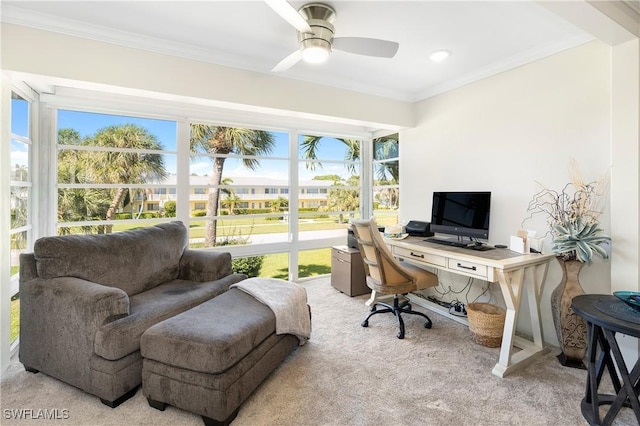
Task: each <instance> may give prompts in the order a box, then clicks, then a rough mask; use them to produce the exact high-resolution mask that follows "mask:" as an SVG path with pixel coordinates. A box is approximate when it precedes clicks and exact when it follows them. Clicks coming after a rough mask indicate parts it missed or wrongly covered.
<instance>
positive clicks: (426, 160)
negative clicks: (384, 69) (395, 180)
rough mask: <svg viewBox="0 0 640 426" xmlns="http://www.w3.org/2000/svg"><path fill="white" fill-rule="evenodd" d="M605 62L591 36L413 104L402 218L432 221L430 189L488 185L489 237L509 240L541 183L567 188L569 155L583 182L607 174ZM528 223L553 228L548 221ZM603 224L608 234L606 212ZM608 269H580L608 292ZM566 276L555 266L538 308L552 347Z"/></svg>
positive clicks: (594, 289) (605, 53)
mask: <svg viewBox="0 0 640 426" xmlns="http://www.w3.org/2000/svg"><path fill="white" fill-rule="evenodd" d="M609 64H610V49H609V47H608V46H606V45H605V44H603V43H601V42H598V41H594V42H590V43H588V44H585V45H582V46H579V47H576V48H573V49H570V50H567V51H564V52H561V53H558V54H556V55H553V56H550V57H548V58H545V59H542V60H539V61H536V62H533V63H531V64H527V65H524V66H522V67H519V68H516V69H514V70H511V71H508V72H505V73H502V74H499V75H496V76H493V77H490V78H487V79H485V80H482V81H479V82H476V83H474V84H471V85H468V86H466V87H462V88H460V89H457V90H454V91H451V92H448V93H445V94H443V95H440V96H437V97H434V98H431V99H427V100H425V101H422V102H420V103H419V104H417V105H416V110H417V116H416V122H417V124H416V126H415V128H412V129H410V130H406V131H403V132H401V133H400V141H401V152H400V162H401V164H402V167H401V171H400V191H401V197H402V201H401V214H400V217H401V219H402V220H405V221H406V220H410V219H419V220H420V219H421V220H427V221H428V220H429V219H430V212H431V196H432V192H433V191H447V190H462V191H464V190H488V191H491V192H492V206H491V223H490V242H491V243H494V244H496V243H503V244H508V238H509V236H510V235H512V234H514V233H515V232H516V230H517V229H519V228H520V226H521V223H522V221H523V219H525V218H526V217H527V205H528V203H529V200H530V199H531V197H532V195H533V194H534V193H535V192H537V190H538V189H539V188H538V187H537V186H536V184H535V182H536V181H539V182H541V183H543V184H544V185H546V186H547V187H549V188H556V189H562V187H563V186H564V185H565V184H566V183H567V182H568V181H569V175H568V165H569V160H570V159H571V158H575V159H576V160H577V162H578V164H579V165H580V168H581V170H582V172H583V175H584V177H585V179H587V180H593V179H596V178H598V177H600V176H601V175H603V174H605V173H606V174H608V173H609V168H610V163H611V160H610V137H611V135H610V129H611V117H610V108H611V104H610V95H611V91H610V79H611V73H610V66H609ZM526 225H527V228H528V229H534V230H537V231H539V232H541V233H545V232H546V230H547V227H546V224H545V220H544V218H540V219H538V220H534V221H529V222H527V224H526ZM602 225H603V226H604V228H605V230H606V232H610V230H611V227H610V220H609V213H608V211H607V212H606V213H605V215H604V216H603V217H602ZM546 247H547V250H546V251H549V250H548V249H549V247H550V245H549V243H548V242H547V246H546ZM609 274H610V263H609V262H603V261H601V260H595V261H594V264H593V265H592V266H590V267H587V268H585V269H584V270H583V271H582V274H581V276H580V278H581V283H582V285H583V288H584V289H585V291H586V292H587V293H609V292H610V278H609ZM560 277H561V273H560V268H559V266H558V265H557V264H556V263H555V262H553V263H552V264H551V267H550V270H549V276H548V278H547V284H546V286H545V290H544V292H543V295H542V306H541V312H542V318H543V322H544V324H543V325H544V336H545V340H546V341H547V342H549V343H552V344H557V338H556V335H555V331H554V328H553V320H552V318H551V314H550V295H551V292H552V291H553V289H554V288H555V286H556V285H557V283H559V281H560ZM495 291H496V292H499V290H497V289H496V290H495ZM523 303H526V302H523ZM521 320H525V317H521ZM522 322H526V321H522ZM523 331H525V332H526V328H524V329H523Z"/></svg>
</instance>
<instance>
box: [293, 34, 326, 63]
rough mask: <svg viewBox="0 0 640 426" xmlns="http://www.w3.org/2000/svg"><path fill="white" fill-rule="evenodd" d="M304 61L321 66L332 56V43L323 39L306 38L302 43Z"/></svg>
mask: <svg viewBox="0 0 640 426" xmlns="http://www.w3.org/2000/svg"><path fill="white" fill-rule="evenodd" d="M300 47H301V48H302V60H303V61H305V62H308V63H310V64H320V63H322V62H324V61H326V60H327V59H329V55H330V54H331V43H329V42H328V41H327V40H324V39H321V38H306V39H304V40H302V41H301V42H300Z"/></svg>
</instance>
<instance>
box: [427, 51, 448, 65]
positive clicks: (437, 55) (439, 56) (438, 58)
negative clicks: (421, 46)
mask: <svg viewBox="0 0 640 426" xmlns="http://www.w3.org/2000/svg"><path fill="white" fill-rule="evenodd" d="M449 56H451V52H449V51H448V50H438V51H435V52H433V53H432V54H431V55H430V56H429V58H430V59H431V60H432V61H433V62H442V61H444V60H445V59H447V58H448V57H449Z"/></svg>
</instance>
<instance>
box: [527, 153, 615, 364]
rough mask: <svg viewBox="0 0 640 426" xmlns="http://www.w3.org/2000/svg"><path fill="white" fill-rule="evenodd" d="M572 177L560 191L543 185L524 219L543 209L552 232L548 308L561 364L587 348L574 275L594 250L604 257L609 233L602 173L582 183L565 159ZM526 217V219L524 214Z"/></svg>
mask: <svg viewBox="0 0 640 426" xmlns="http://www.w3.org/2000/svg"><path fill="white" fill-rule="evenodd" d="M570 174H571V182H569V183H567V184H566V185H565V186H564V188H562V190H561V191H556V190H553V189H549V188H546V187H543V188H542V190H540V191H539V192H538V193H536V194H535V195H534V196H533V198H532V200H531V201H530V202H529V206H528V208H527V211H528V212H529V216H528V217H527V219H530V218H532V217H533V216H536V215H544V216H546V218H547V223H548V225H549V231H548V233H550V234H551V237H552V247H551V250H552V251H553V252H554V253H556V255H557V256H556V258H557V260H558V262H559V264H560V267H561V269H562V280H561V281H560V284H558V286H557V287H556V288H555V289H554V291H553V293H551V313H552V315H553V323H554V326H555V329H556V334H557V336H558V342H559V343H560V348H561V350H562V353H561V354H560V355H558V359H559V360H560V362H561V363H562V365H565V366H571V367H578V368H584V365H583V363H582V360H583V358H584V355H585V353H586V350H587V327H586V322H585V321H584V319H583V318H582V317H580V316H578V315H576V314H574V312H573V309H572V308H571V302H572V301H573V298H574V297H575V296H578V295H580V294H584V290H583V289H582V287H581V286H580V281H579V275H580V271H581V270H582V267H583V266H584V264H585V263H586V264H588V265H590V264H591V263H592V260H593V256H594V255H597V256H599V257H601V258H603V259H608V258H609V252H608V250H607V249H606V248H605V247H603V245H604V244H606V243H609V242H610V241H611V239H610V238H609V237H608V236H606V235H604V234H603V232H604V231H603V230H602V228H601V227H600V223H599V217H600V215H601V214H602V211H603V210H604V205H605V196H606V193H607V179H605V178H604V177H602V178H600V179H598V180H596V181H592V182H589V183H585V182H584V180H583V179H582V175H581V174H580V172H579V170H578V168H577V166H576V164H575V161H572V162H571V165H570ZM527 219H525V221H526V220H527Z"/></svg>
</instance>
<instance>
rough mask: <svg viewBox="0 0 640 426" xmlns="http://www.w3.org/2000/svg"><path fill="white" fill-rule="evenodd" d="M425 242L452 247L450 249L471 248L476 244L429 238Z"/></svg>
mask: <svg viewBox="0 0 640 426" xmlns="http://www.w3.org/2000/svg"><path fill="white" fill-rule="evenodd" d="M425 241H426V242H428V243H436V244H441V245H443V246H450V247H469V246H470V245H473V244H474V243H463V242H462V241H456V240H441V239H440V238H427V239H426V240H425Z"/></svg>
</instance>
